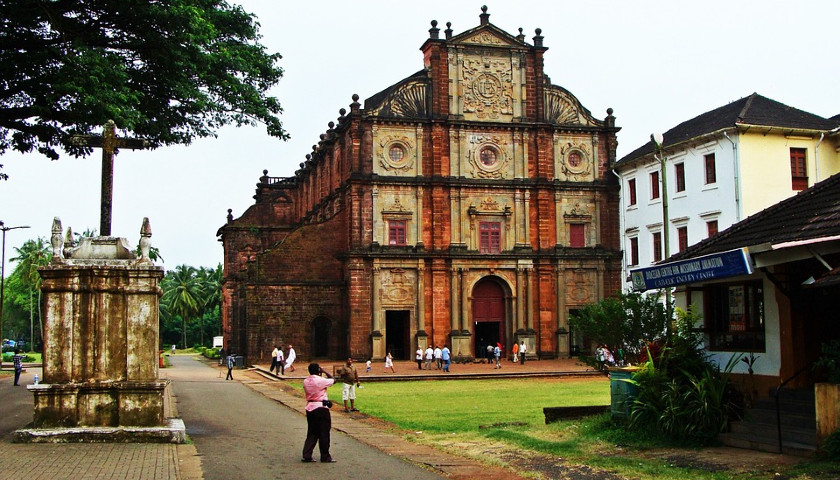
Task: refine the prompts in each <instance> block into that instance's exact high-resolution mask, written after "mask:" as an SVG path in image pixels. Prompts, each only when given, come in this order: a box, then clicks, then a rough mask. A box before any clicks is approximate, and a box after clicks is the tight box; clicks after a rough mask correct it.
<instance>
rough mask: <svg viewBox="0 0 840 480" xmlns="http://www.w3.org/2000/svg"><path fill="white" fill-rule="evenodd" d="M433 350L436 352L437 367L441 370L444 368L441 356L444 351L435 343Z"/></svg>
mask: <svg viewBox="0 0 840 480" xmlns="http://www.w3.org/2000/svg"><path fill="white" fill-rule="evenodd" d="M433 352H434V356H435V368H437V369H438V370H440V369H442V368H443V358H442V356H441V355H442V354H443V353H442V351H441V349H440V347H439V346H437V345H435V349H434V351H433Z"/></svg>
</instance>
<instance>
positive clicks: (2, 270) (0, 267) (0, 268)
mask: <svg viewBox="0 0 840 480" xmlns="http://www.w3.org/2000/svg"><path fill="white" fill-rule="evenodd" d="M17 228H29V226H28V225H21V226H19V227H7V226H6V224H5V223H3V221H2V220H0V231H2V232H3V249H2V250H3V253H2V261H0V344H2V342H3V302H4V301H5V297H6V232H8V231H9V230H15V229H17ZM0 350H2V348H0ZM2 368H3V355H0V369H2Z"/></svg>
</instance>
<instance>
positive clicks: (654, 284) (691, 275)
mask: <svg viewBox="0 0 840 480" xmlns="http://www.w3.org/2000/svg"><path fill="white" fill-rule="evenodd" d="M752 272H753V269H752V262H751V261H750V255H749V253H747V249H746V248H738V249H735V250H729V251H727V252H722V253H715V254H712V255H704V256H702V257H695V258H692V259H689V260H681V261H679V262H671V263H666V264H664V265H657V266H655V267H648V268H640V269H638V270H631V271H630V277H631V279H632V280H633V290H635V291H637V292H644V291H645V290H651V289H654V288H666V287H674V286H677V285H685V284H686V283H695V282H703V281H707V280H716V279H719V278H726V277H734V276H736V275H749V274H751V273H752Z"/></svg>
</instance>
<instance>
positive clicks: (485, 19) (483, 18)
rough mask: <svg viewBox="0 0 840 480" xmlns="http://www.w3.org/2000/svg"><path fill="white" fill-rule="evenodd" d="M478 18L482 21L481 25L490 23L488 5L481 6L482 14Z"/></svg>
mask: <svg viewBox="0 0 840 480" xmlns="http://www.w3.org/2000/svg"><path fill="white" fill-rule="evenodd" d="M478 18H479V20H480V21H481V25H487V24H488V23H490V14H489V13H487V5H482V6H481V15H479V16H478Z"/></svg>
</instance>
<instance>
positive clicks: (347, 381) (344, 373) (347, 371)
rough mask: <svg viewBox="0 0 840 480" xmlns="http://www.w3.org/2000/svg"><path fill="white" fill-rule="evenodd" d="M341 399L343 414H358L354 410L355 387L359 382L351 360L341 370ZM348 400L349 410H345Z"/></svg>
mask: <svg viewBox="0 0 840 480" xmlns="http://www.w3.org/2000/svg"><path fill="white" fill-rule="evenodd" d="M341 382H342V383H343V384H344V385H342V389H341V399H342V400H344V411H345V412H358V410H356V387H357V386H359V385H360V384H361V382H359V373H358V372H357V371H356V367H355V366H354V365H353V359H352V358H348V359H347V363H346V364H344V368H342V369H341ZM348 400H350V408H347V401H348Z"/></svg>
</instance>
